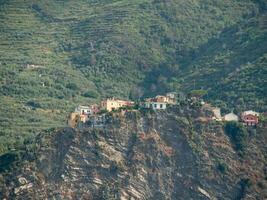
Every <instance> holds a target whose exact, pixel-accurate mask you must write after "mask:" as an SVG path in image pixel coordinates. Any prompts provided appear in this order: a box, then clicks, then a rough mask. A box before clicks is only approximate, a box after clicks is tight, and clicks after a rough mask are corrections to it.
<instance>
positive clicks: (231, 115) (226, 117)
mask: <svg viewBox="0 0 267 200" xmlns="http://www.w3.org/2000/svg"><path fill="white" fill-rule="evenodd" d="M222 119H223V121H227V122H230V121H235V122H237V121H238V116H237V115H236V114H234V113H233V112H231V113H229V114H226V115H224V117H223V118H222Z"/></svg>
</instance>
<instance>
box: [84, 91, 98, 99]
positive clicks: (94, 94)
mask: <svg viewBox="0 0 267 200" xmlns="http://www.w3.org/2000/svg"><path fill="white" fill-rule="evenodd" d="M83 96H84V97H88V98H95V99H97V98H98V97H99V94H98V92H96V91H94V90H89V91H87V92H85V93H83Z"/></svg>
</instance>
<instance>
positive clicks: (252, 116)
mask: <svg viewBox="0 0 267 200" xmlns="http://www.w3.org/2000/svg"><path fill="white" fill-rule="evenodd" d="M259 115H260V114H259V113H258V112H255V111H252V110H249V111H245V112H243V113H242V114H241V119H242V121H243V123H244V124H245V125H247V126H256V125H257V124H258V123H259Z"/></svg>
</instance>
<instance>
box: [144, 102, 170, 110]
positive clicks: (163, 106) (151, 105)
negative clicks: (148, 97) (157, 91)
mask: <svg viewBox="0 0 267 200" xmlns="http://www.w3.org/2000/svg"><path fill="white" fill-rule="evenodd" d="M144 107H145V108H151V109H153V110H165V109H166V108H167V103H164V102H145V103H144Z"/></svg>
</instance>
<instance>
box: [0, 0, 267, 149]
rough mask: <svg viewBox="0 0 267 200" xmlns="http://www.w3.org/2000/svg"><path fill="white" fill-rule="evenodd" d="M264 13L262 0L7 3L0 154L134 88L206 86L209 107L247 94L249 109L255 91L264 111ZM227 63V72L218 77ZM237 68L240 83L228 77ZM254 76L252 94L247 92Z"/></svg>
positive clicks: (1, 16)
mask: <svg viewBox="0 0 267 200" xmlns="http://www.w3.org/2000/svg"><path fill="white" fill-rule="evenodd" d="M265 10H266V5H265V1H261V0H258V1H256V0H244V1H239V0H234V1H233V0H225V1H220V0H215V1H214V0H169V1H156V0H138V1H127V0H116V1H115V0H114V1H108V0H105V1H104V0H95V1H86V0H77V1H56V0H52V1H44V0H39V1H36V0H33V1H32V0H31V1H30V0H25V1H18V0H11V1H6V0H2V1H0V32H1V34H0V102H1V103H0V105H1V106H0V112H1V117H0V126H1V130H0V153H1V152H4V151H7V150H8V149H12V148H13V147H14V146H17V142H18V141H20V140H23V139H24V138H25V135H29V134H33V133H37V132H38V131H41V130H43V129H46V128H52V127H61V126H63V125H64V123H65V120H66V118H67V115H68V113H69V112H70V111H71V110H72V109H73V108H74V107H75V105H77V104H80V103H88V102H94V101H96V100H99V99H100V98H101V97H106V96H112V95H115V96H118V97H124V98H128V97H129V95H130V96H132V97H134V96H135V95H133V93H135V91H136V90H138V91H140V92H139V93H140V94H144V95H145V96H147V95H152V94H156V93H162V92H165V91H181V90H182V91H186V92H187V91H188V90H190V89H193V88H196V89H198V88H201V87H203V88H204V89H207V90H209V95H210V96H209V97H210V99H211V100H215V99H222V100H224V101H225V102H226V103H227V104H226V105H228V104H234V103H235V101H236V99H238V98H239V95H240V96H241V97H242V98H243V100H244V102H245V103H244V106H243V107H251V106H250V105H254V104H251V103H250V104H249V105H248V106H247V104H246V100H247V98H246V97H245V94H246V93H245V92H246V91H247V90H248V92H249V93H250V94H251V96H252V97H251V98H252V99H253V100H252V101H251V102H253V101H254V99H256V100H257V101H258V102H259V103H258V105H259V106H266V98H265V96H266V95H265V93H264V91H265V89H264V88H266V82H263V81H264V80H262V79H264V78H265V71H262V70H264V67H261V66H265V60H264V53H266V45H265V44H266V26H265V24H266V20H265V19H266V18H265V15H264V13H265ZM235 27H241V29H238V30H239V31H238V30H236V29H235ZM227 30H231V31H230V32H228V31H227ZM235 34H237V36H235ZM247 35H248V36H249V37H246V36H247ZM216 38H219V40H217V39H216ZM236 39H241V42H240V43H238V42H237V43H238V44H236ZM221 40H223V43H226V44H228V45H225V48H223V49H221V48H220V43H219V45H218V41H221ZM234 44H236V45H234ZM255 46H257V47H258V46H259V47H260V48H259V50H257V51H252V52H251V49H253V48H254V47H255ZM229 51H231V52H233V53H232V54H231V55H229V54H230V53H229ZM218 55H220V56H218ZM246 55H249V58H246V59H244V61H242V60H243V57H244V56H246ZM227 56H228V57H229V56H231V57H229V58H228V57H227ZM224 57H227V59H228V61H227V60H226V61H227V62H224V64H223V68H225V69H226V70H225V71H222V70H218V71H217V73H213V72H214V71H216V70H217V68H218V67H219V66H221V65H219V63H220V62H221V61H220V59H221V58H224ZM246 57H247V56H246ZM216 59H219V60H216ZM235 59H236V60H235ZM236 62H237V64H235V63H236ZM248 62H250V65H248V64H249V63H248ZM216 63H218V65H217V64H216ZM227 63H228V64H229V65H228V64H227ZM196 68H197V69H205V70H204V71H207V72H208V73H206V74H203V73H202V71H199V70H195V69H196ZM228 68H229V69H228ZM239 68H242V72H244V73H242V74H239V77H236V76H230V75H229V73H231V74H232V73H233V72H234V71H235V70H236V69H239ZM255 71H256V73H255ZM252 75H253V77H254V76H255V79H256V81H253V83H252V87H245V89H244V90H243V89H241V86H240V85H241V84H240V82H239V81H242V82H243V83H242V88H243V86H247V84H246V81H244V80H245V79H248V80H251V77H252ZM210 77H213V79H212V82H216V83H217V84H215V85H213V84H212V85H211V84H209V83H208V82H209V81H207V80H211V79H210ZM225 77H227V79H225ZM239 78H241V79H239ZM243 79H244V80H243ZM193 80H194V81H193ZM256 87H257V88H256ZM136 88H137V89H136ZM222 88H223V89H222ZM229 88H231V93H229V94H228V93H227V94H225V91H226V90H229ZM252 88H253V89H252ZM262 90H263V92H261V91H262ZM232 93H234V94H235V97H234V98H232V96H231V94H232ZM214 94H218V96H216V97H214ZM240 101H242V99H241V100H240ZM259 106H258V107H259ZM226 107H227V106H226ZM262 109H264V107H262ZM7 138H8V139H7Z"/></svg>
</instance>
